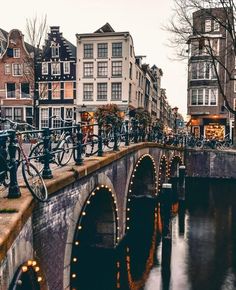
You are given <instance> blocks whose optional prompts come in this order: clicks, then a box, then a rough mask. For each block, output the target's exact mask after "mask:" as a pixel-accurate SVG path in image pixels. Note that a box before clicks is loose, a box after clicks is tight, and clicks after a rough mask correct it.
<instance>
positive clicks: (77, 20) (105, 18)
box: [1, 0, 187, 116]
mask: <svg viewBox="0 0 236 290" xmlns="http://www.w3.org/2000/svg"><path fill="white" fill-rule="evenodd" d="M9 5H12V7H11V9H10V10H9V8H10V7H9ZM172 6H173V0H167V1H163V0H145V1H141V0H116V1H115V0H40V1H32V0H21V1H18V0H13V1H12V2H8V1H4V2H3V3H2V5H1V11H2V12H4V11H6V12H7V11H8V12H9V11H10V13H8V12H7V13H5V12H4V13H1V28H2V29H5V30H7V31H9V30H11V29H13V28H18V29H20V30H21V31H22V32H23V33H24V34H25V27H26V18H33V17H34V16H35V15H37V16H38V17H39V18H40V17H42V16H43V15H45V14H46V15H47V23H48V25H49V26H53V25H56V26H60V31H61V32H62V33H63V36H64V37H65V38H66V39H68V40H69V41H70V42H72V43H73V44H75V43H76V41H75V40H76V38H75V34H76V33H91V32H94V31H95V30H96V29H98V28H100V27H101V26H102V25H103V24H105V23H106V22H109V23H110V25H111V26H112V27H113V29H114V30H115V31H129V32H130V33H131V35H132V37H133V40H134V49H135V54H136V55H146V56H147V57H146V59H144V61H145V62H146V63H149V64H150V65H151V66H152V65H153V64H155V65H156V66H157V67H159V68H161V69H162V70H163V73H164V75H163V78H162V88H165V89H166V92H167V97H168V100H169V103H170V105H171V106H172V107H174V106H177V107H179V112H180V113H182V114H183V115H184V116H185V115H186V111H187V109H186V106H187V105H186V104H187V102H186V99H187V97H186V96H187V66H186V64H185V63H181V62H177V61H173V60H170V59H171V57H173V55H174V51H173V49H171V48H169V47H168V46H167V44H168V38H169V35H168V33H167V32H166V31H163V29H162V28H161V27H162V26H163V25H164V24H166V23H168V20H169V19H170V17H171V15H172V14H173V13H172V10H171V7H172Z"/></svg>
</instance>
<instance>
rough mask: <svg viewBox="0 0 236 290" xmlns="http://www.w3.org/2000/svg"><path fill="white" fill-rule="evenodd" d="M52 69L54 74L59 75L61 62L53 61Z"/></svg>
mask: <svg viewBox="0 0 236 290" xmlns="http://www.w3.org/2000/svg"><path fill="white" fill-rule="evenodd" d="M51 70H52V75H59V74H60V73H61V64H60V63H59V62H52V64H51Z"/></svg>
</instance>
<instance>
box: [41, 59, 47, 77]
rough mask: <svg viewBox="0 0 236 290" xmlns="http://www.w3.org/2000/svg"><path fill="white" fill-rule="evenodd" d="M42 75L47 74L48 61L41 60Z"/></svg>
mask: <svg viewBox="0 0 236 290" xmlns="http://www.w3.org/2000/svg"><path fill="white" fill-rule="evenodd" d="M42 75H48V63H47V62H42Z"/></svg>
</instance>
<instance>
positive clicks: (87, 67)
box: [84, 62, 93, 78]
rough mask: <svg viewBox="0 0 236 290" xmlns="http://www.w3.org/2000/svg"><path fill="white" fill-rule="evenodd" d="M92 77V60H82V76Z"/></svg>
mask: <svg viewBox="0 0 236 290" xmlns="http://www.w3.org/2000/svg"><path fill="white" fill-rule="evenodd" d="M92 77H93V62H84V78H92Z"/></svg>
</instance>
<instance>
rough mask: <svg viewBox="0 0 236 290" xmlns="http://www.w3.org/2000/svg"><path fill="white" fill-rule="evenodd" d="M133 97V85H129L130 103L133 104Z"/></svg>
mask: <svg viewBox="0 0 236 290" xmlns="http://www.w3.org/2000/svg"><path fill="white" fill-rule="evenodd" d="M131 97H132V84H129V102H131Z"/></svg>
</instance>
